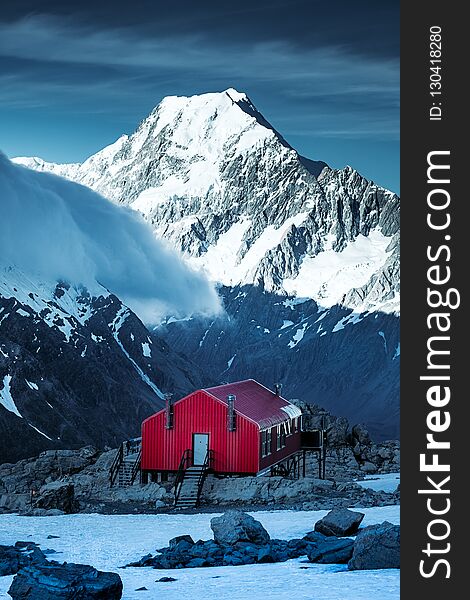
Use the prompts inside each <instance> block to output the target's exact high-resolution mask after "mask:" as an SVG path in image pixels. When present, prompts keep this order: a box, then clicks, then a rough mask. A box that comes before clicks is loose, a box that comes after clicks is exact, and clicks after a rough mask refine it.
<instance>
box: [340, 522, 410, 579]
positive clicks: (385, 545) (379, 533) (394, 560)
mask: <svg viewBox="0 0 470 600" xmlns="http://www.w3.org/2000/svg"><path fill="white" fill-rule="evenodd" d="M399 568H400V526H399V525H392V524H391V523H388V522H387V521H384V522H383V523H381V524H379V525H371V526H370V527H366V528H365V529H363V530H362V531H360V532H359V534H358V536H357V538H356V541H355V543H354V552H353V555H352V558H351V560H350V561H349V563H348V569H349V570H351V571H354V570H358V569H399Z"/></svg>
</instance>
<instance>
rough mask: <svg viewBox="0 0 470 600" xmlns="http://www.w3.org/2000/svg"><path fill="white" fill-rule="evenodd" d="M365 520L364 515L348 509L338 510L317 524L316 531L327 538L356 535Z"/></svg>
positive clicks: (331, 512) (332, 511) (334, 510)
mask: <svg viewBox="0 0 470 600" xmlns="http://www.w3.org/2000/svg"><path fill="white" fill-rule="evenodd" d="M363 518H364V513H360V512H354V511H352V510H348V509H347V508H336V509H333V510H331V511H330V512H329V513H328V514H327V515H325V516H324V517H323V518H322V519H320V520H319V521H317V522H316V523H315V531H317V532H318V533H322V534H323V535H327V536H338V537H341V536H346V535H354V534H356V533H357V530H358V529H359V525H360V524H361V522H362V519H363Z"/></svg>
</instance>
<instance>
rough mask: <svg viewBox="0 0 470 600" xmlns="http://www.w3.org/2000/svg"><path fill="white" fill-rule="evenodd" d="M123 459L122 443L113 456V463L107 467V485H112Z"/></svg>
mask: <svg viewBox="0 0 470 600" xmlns="http://www.w3.org/2000/svg"><path fill="white" fill-rule="evenodd" d="M123 461H124V443H122V444H121V445H120V446H119V448H118V450H117V452H116V456H115V457H114V460H113V463H112V465H111V467H110V469H109V486H110V487H113V485H114V482H115V481H116V477H117V476H118V473H119V469H120V468H121V465H122V463H123Z"/></svg>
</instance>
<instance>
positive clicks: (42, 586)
mask: <svg viewBox="0 0 470 600" xmlns="http://www.w3.org/2000/svg"><path fill="white" fill-rule="evenodd" d="M8 594H9V595H10V596H11V597H12V599H13V600H77V599H78V598H83V599H84V600H85V599H86V600H95V599H96V600H104V599H106V600H119V599H120V598H121V597H122V581H121V578H120V577H119V575H118V574H117V573H106V572H103V571H97V570H96V569H95V568H93V567H90V566H89V565H80V564H75V563H63V564H60V563H58V562H55V561H51V562H47V563H44V564H41V565H39V564H33V565H29V566H27V567H25V568H23V569H21V571H19V572H18V574H17V575H16V577H15V578H14V579H13V582H12V584H11V587H10V589H9V590H8Z"/></svg>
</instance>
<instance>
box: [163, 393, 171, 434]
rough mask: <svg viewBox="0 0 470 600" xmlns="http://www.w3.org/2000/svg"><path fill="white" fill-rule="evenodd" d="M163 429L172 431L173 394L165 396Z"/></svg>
mask: <svg viewBox="0 0 470 600" xmlns="http://www.w3.org/2000/svg"><path fill="white" fill-rule="evenodd" d="M164 397H165V405H166V406H165V416H166V418H165V429H173V402H172V397H173V394H170V393H167V394H165V396H164Z"/></svg>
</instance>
